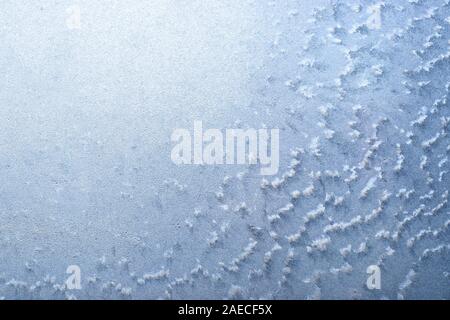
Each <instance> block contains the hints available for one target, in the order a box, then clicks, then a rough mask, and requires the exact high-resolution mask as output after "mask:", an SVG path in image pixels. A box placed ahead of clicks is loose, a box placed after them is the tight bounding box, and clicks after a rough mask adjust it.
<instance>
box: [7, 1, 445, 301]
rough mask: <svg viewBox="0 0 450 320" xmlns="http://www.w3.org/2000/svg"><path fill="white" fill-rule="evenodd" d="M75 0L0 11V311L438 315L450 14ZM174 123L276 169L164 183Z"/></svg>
mask: <svg viewBox="0 0 450 320" xmlns="http://www.w3.org/2000/svg"><path fill="white" fill-rule="evenodd" d="M79 3H80V14H81V20H80V22H81V24H80V28H79V29H75V30H73V29H68V28H66V26H65V19H66V7H65V5H67V4H62V3H61V2H60V1H54V0H45V1H44V0H41V1H33V2H32V3H31V2H28V3H27V4H24V3H22V2H17V1H13V0H3V1H2V2H1V4H0V21H1V22H2V23H1V27H0V37H1V40H2V41H1V43H2V47H1V49H0V70H1V75H0V87H1V90H0V119H1V120H2V125H1V128H0V148H1V149H0V150H1V152H0V181H1V182H2V183H1V186H0V297H3V298H6V299H13V298H18V299H30V298H31V299H48V298H52V299H74V298H85V299H86V298H87V299H93V298H96V299H98V298H113V299H144V298H145V299H157V298H163V299H185V298H187V299H197V298H203V299H210V298H216V299H226V298H230V299H239V298H251V299H260V298H265V299H320V298H322V299H329V298H344V299H352V298H356V299H358V298H361V299H415V298H421V299H427V298H439V299H440V298H444V299H449V298H450V286H449V285H450V283H449V274H450V241H449V240H450V233H449V225H450V218H449V213H450V211H449V206H448V198H449V191H448V187H449V185H450V184H449V183H450V181H449V162H448V156H449V153H450V143H449V136H448V135H449V130H448V129H449V124H450V112H449V102H448V95H449V90H450V47H449V45H450V37H449V35H450V1H448V0H427V1H423V0H414V1H413V0H409V1H406V0H397V1H395V2H392V3H390V2H376V1H366V0H345V1H340V0H332V1H325V0H323V1H321V0H314V1H313V0H308V1H306V0H305V1H293V0H292V1H289V0H286V1H268V2H263V1H237V0H232V1H227V2H224V3H226V4H220V3H219V1H217V3H213V2H206V1H175V0H172V1H162V0H160V1H151V2H145V1H131V0H128V1H114V0H111V1H102V2H101V3H94V2H93V1H79ZM373 5H375V6H376V7H377V8H378V9H379V11H380V14H381V25H380V27H379V28H373V26H372V25H371V24H369V23H368V21H369V13H368V12H367V9H368V8H369V7H371V6H373ZM194 120H202V121H203V122H204V123H205V125H207V126H209V127H211V128H234V127H241V128H247V127H250V128H260V127H272V128H280V129H281V132H282V133H281V137H280V141H281V158H282V162H281V167H280V173H279V174H278V175H277V176H274V177H271V178H267V177H265V178H262V177H261V176H260V175H259V170H258V168H255V167H253V166H250V167H245V166H217V167H211V166H204V167H201V166H193V167H186V166H184V167H183V166H180V167H177V166H175V165H174V164H173V163H172V162H171V161H170V149H171V144H170V132H171V131H172V130H173V129H175V128H180V127H184V128H190V127H191V126H192V124H193V121H194ZM68 265H78V266H80V268H81V276H82V290H69V289H68V288H67V287H66V286H65V280H66V278H67V276H68V275H66V274H65V271H66V268H67V266H68ZM369 265H378V266H379V267H380V268H381V272H382V274H381V279H382V288H381V290H368V289H367V287H366V285H365V284H366V279H367V276H368V275H367V274H366V269H367V267H368V266H369Z"/></svg>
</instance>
